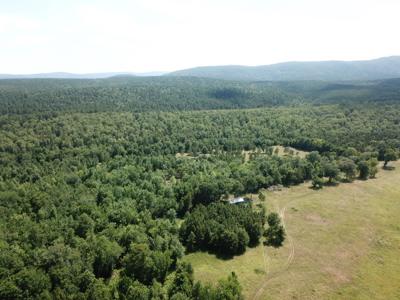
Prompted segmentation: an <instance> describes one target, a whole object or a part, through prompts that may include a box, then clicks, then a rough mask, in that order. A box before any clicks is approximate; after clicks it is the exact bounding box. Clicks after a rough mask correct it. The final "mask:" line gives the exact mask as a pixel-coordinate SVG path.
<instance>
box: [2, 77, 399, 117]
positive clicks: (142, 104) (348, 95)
mask: <svg viewBox="0 0 400 300" xmlns="http://www.w3.org/2000/svg"><path fill="white" fill-rule="evenodd" d="M399 101H400V84H399V79H387V80H376V81H353V82H324V81H291V82H264V81H262V82H240V81H238V82H236V81H225V80H213V79H207V78H191V77H115V78H110V79H93V80H89V79H20V80H11V79H9V80H0V113H1V114H31V113H56V112H90V113H92V112H110V111H113V112H127V111H129V112H150V111H188V110H215V109H238V108H260V107H277V106H300V105H302V104H304V103H306V104H313V105H315V104H318V105H321V104H341V105H345V106H348V105H350V106H351V105H356V104H364V103H370V104H371V103H385V104H396V103H399Z"/></svg>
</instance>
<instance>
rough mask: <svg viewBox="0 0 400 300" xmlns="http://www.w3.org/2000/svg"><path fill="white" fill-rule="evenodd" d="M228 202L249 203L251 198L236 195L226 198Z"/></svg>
mask: <svg viewBox="0 0 400 300" xmlns="http://www.w3.org/2000/svg"><path fill="white" fill-rule="evenodd" d="M228 202H229V204H243V203H250V202H251V199H249V198H243V197H236V198H233V199H230V200H228Z"/></svg>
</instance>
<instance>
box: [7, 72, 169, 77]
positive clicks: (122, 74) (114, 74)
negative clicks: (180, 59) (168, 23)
mask: <svg viewBox="0 0 400 300" xmlns="http://www.w3.org/2000/svg"><path fill="white" fill-rule="evenodd" d="M163 74H164V73H163V72H146V73H132V72H105V73H87V74H74V73H66V72H53V73H39V74H0V79H46V78H52V79H102V78H110V77H130V76H160V75H163Z"/></svg>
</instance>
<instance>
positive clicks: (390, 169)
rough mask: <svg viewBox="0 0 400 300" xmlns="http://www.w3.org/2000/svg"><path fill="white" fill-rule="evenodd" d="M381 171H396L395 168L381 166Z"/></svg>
mask: <svg viewBox="0 0 400 300" xmlns="http://www.w3.org/2000/svg"><path fill="white" fill-rule="evenodd" d="M382 169H383V170H385V171H393V170H395V169H396V167H394V166H383V167H382Z"/></svg>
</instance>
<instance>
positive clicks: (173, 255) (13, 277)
mask: <svg viewBox="0 0 400 300" xmlns="http://www.w3.org/2000/svg"><path fill="white" fill-rule="evenodd" d="M76 84H80V83H79V82H77V83H76ZM46 101H47V100H46ZM16 106H18V104H16ZM82 110H83V111H85V109H84V108H83V109H82ZM398 111H399V106H398V105H391V106H389V105H386V106H382V107H374V106H370V107H358V108H357V109H354V108H340V107H338V106H320V107H311V106H302V107H293V108H291V107H281V108H270V109H255V110H226V111H199V112H147V113H128V112H125V113H121V112H104V113H84V112H76V113H63V112H57V111H55V114H50V115H49V114H25V115H23V116H20V115H2V116H1V117H0V136H1V142H0V162H1V165H2V168H1V170H0V209H1V215H2V218H1V221H0V237H1V242H0V247H1V251H0V270H1V272H0V276H1V280H0V282H1V283H0V298H2V299H37V298H40V299H50V298H52V297H54V298H56V299H66V298H71V299H82V298H84V299H86V298H87V299H100V298H101V299H111V298H115V299H131V298H135V297H139V295H140V297H141V298H140V299H165V298H166V297H170V298H171V299H172V298H173V299H187V298H192V299H231V298H229V297H228V296H227V297H228V298H224V296H221V295H239V294H240V284H239V282H238V279H237V278H236V276H235V275H234V274H233V275H232V276H230V277H229V278H227V279H223V280H222V281H221V283H220V284H219V285H217V286H214V287H211V286H204V285H202V284H200V283H195V282H194V281H193V274H192V272H193V271H192V269H191V268H190V266H188V265H185V264H182V263H181V262H180V258H181V257H182V255H183V254H184V252H185V248H184V247H183V246H182V243H183V244H184V245H186V246H187V247H188V248H187V249H186V250H190V251H195V250H196V249H198V247H199V246H196V245H201V244H199V243H203V245H205V247H212V249H214V250H213V251H217V252H221V251H222V252H224V251H223V249H231V250H229V251H228V250H227V251H228V252H227V253H225V254H229V253H241V252H242V251H245V248H246V246H247V245H249V246H251V245H254V244H257V243H259V242H260V237H261V234H262V231H263V227H256V228H258V229H256V228H255V229H250V227H248V225H246V224H248V223H246V221H243V223H240V224H242V225H240V224H239V225H237V226H244V228H246V229H240V227H237V229H235V228H236V227H232V223H231V221H229V222H228V221H226V222H223V223H221V225H220V226H221V227H220V229H219V230H218V231H213V233H212V234H213V235H214V236H215V238H216V239H217V240H215V239H213V240H209V238H207V236H202V235H201V231H197V230H198V229H196V228H197V227H193V228H192V229H191V230H192V232H193V231H194V232H193V234H191V233H190V232H188V233H186V234H185V233H184V231H181V232H182V233H181V234H179V222H178V219H177V217H180V218H184V219H185V220H186V219H187V218H190V216H191V214H190V213H191V212H193V217H196V214H200V216H201V214H208V213H210V214H212V211H210V212H207V210H208V209H207V207H208V205H210V204H212V203H216V202H220V200H221V199H223V198H226V197H227V196H228V195H229V194H236V195H241V194H244V193H248V192H251V193H254V192H257V191H258V190H259V189H261V188H267V187H269V186H271V185H277V184H283V185H286V186H290V185H293V184H298V183H301V182H303V181H304V180H311V179H313V180H317V179H318V180H319V182H322V184H323V182H324V181H326V182H327V183H330V182H340V181H341V180H346V181H348V180H353V179H354V178H355V177H357V176H360V177H362V178H365V179H367V178H369V177H373V176H374V174H375V173H376V167H377V159H381V160H384V159H387V160H388V161H389V163H390V160H393V159H395V157H393V155H392V156H390V155H391V154H392V153H395V151H397V149H398V148H399V146H400V128H399V126H400V119H399V118H400V117H399V116H400V114H399V113H398ZM277 144H281V145H287V146H294V147H297V148H298V149H304V150H306V151H314V152H312V153H311V154H310V155H309V156H308V157H307V158H305V159H303V158H299V157H295V156H290V155H288V156H286V157H280V156H277V155H274V153H273V151H272V148H271V146H273V145H277ZM242 150H252V151H254V154H253V155H252V156H251V157H250V160H248V161H247V160H245V159H244V157H243V155H242V154H241V151H242ZM317 151H318V152H317ZM178 153H181V154H183V153H187V154H189V156H184V155H177V154H178ZM257 153H258V154H257ZM324 178H326V179H324ZM226 205H228V204H225V205H222V206H221V207H219V208H218V209H219V210H224V207H227V206H226ZM227 208H228V207H227ZM199 209H200V211H199ZM226 213H227V214H228V211H227V212H226ZM236 213H237V212H235V211H232V212H231V213H230V214H236ZM240 213H241V218H242V219H243V220H246V219H247V218H250V219H252V218H253V220H255V219H254V218H257V220H259V222H260V223H259V224H260V225H258V226H262V224H264V223H265V220H264V221H263V220H262V219H259V218H258V217H255V216H252V211H251V210H247V211H243V210H241V211H240ZM260 218H262V215H260ZM188 220H189V219H188ZM227 220H228V219H227ZM190 222H191V221H189V224H190ZM257 222H258V221H257ZM193 224H196V223H193ZM224 224H225V225H224ZM250 224H255V223H254V221H253V222H252V223H250ZM188 226H189V225H186V228H190V227H188ZM235 226H236V225H235ZM246 226H247V227H246ZM210 228H211V227H210ZM213 228H214V227H213ZM254 230H256V231H254ZM257 230H258V231H257ZM187 234H189V235H187ZM191 236H194V238H195V239H194V240H193V239H191ZM188 238H189V239H188ZM189 243H191V244H189ZM193 243H194V244H193ZM202 247H203V246H201V247H200V249H202ZM239 281H240V278H239ZM176 295H180V296H176ZM174 297H175V298H174ZM179 297H180V298H179ZM221 297H222V298H221Z"/></svg>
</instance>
